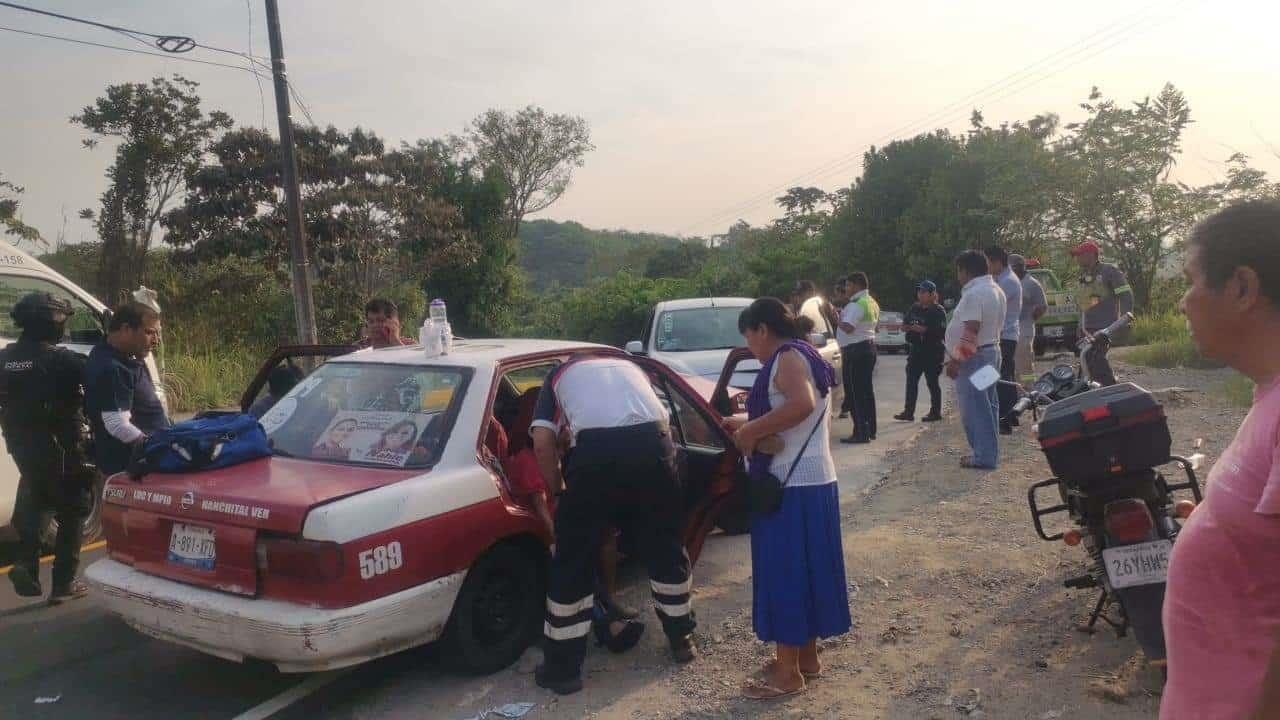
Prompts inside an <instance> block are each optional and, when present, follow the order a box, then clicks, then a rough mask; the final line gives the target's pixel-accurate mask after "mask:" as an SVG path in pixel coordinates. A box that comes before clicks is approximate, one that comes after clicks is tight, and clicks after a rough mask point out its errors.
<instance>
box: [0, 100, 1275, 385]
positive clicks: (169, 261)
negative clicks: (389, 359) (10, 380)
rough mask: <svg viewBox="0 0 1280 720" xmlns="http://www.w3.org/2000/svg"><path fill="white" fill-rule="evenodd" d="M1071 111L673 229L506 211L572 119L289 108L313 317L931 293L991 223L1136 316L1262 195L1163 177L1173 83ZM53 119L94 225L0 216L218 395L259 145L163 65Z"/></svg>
mask: <svg viewBox="0 0 1280 720" xmlns="http://www.w3.org/2000/svg"><path fill="white" fill-rule="evenodd" d="M1080 107H1081V109H1082V110H1083V111H1084V117H1083V118H1082V119H1081V120H1079V121H1078V122H1073V123H1070V124H1064V123H1062V122H1061V120H1060V119H1059V117H1058V116H1057V115H1054V114H1052V113H1046V114H1042V115H1039V116H1036V117H1033V118H1030V119H1026V120H1013V121H1010V122H1004V123H1000V124H997V125H992V124H990V123H988V122H987V121H986V119H985V118H984V117H983V115H982V114H981V113H980V112H978V111H975V112H974V113H973V116H972V120H971V123H970V126H969V128H968V129H967V130H966V131H964V132H961V133H954V132H951V131H949V130H936V131H933V132H929V133H924V134H920V135H916V136H914V137H908V138H902V139H898V140H895V141H893V142H890V143H888V144H887V145H884V146H882V147H871V148H868V149H867V151H866V152H865V153H864V154H863V158H862V167H861V171H860V173H858V175H857V176H856V177H853V178H850V180H849V183H848V184H847V185H846V186H844V187H841V188H838V189H836V190H834V191H829V190H827V189H823V188H817V187H808V186H797V187H792V188H790V189H788V190H787V191H786V192H784V193H783V194H782V195H781V196H780V197H778V198H777V200H776V203H777V208H778V211H777V212H778V214H777V217H776V219H774V220H772V221H770V222H768V223H766V224H764V225H760V226H752V225H750V224H748V223H746V222H743V221H738V222H736V223H733V224H732V225H731V226H730V227H728V228H727V229H726V230H725V231H724V232H723V233H720V234H716V235H713V236H711V237H706V238H684V239H681V238H674V237H670V236H665V235H660V234H652V233H643V232H629V231H623V230H593V229H589V228H586V227H584V226H582V225H580V224H578V223H574V222H554V221H550V220H526V219H525V218H526V216H527V215H528V214H530V213H534V212H540V211H544V210H546V209H547V208H549V207H551V206H552V205H553V204H554V203H555V201H556V200H557V199H558V198H559V197H560V196H561V195H562V194H563V193H564V192H565V191H566V188H568V186H569V183H570V182H571V180H572V175H573V171H574V169H576V168H578V167H581V166H582V165H583V163H585V162H586V160H587V158H588V156H589V154H590V152H591V151H592V149H593V145H592V144H591V139H590V129H589V128H588V127H587V125H586V123H585V121H583V120H582V119H581V118H577V117H573V116H568V115H559V114H552V113H548V112H546V111H544V110H542V109H541V108H538V107H534V106H530V107H527V108H524V109H521V110H518V111H516V112H503V111H497V110H494V111H489V112H486V113H484V114H483V115H481V116H480V117H478V118H476V120H475V121H473V122H472V123H471V124H470V125H468V126H467V127H466V128H464V129H463V130H462V132H461V133H460V134H458V135H452V136H448V137H440V138H423V139H418V140H414V141H412V142H404V143H401V144H400V145H398V146H393V145H390V144H389V143H387V142H386V141H385V140H384V139H383V138H382V137H381V136H379V135H378V134H377V133H376V131H374V130H372V129H368V128H350V129H339V128H334V127H328V128H319V127H314V126H310V127H301V126H300V127H298V128H297V144H298V156H299V172H300V176H301V183H302V200H303V215H304V223H305V232H306V235H307V237H308V238H309V240H310V243H311V248H312V255H313V257H312V258H311V259H312V268H313V270H314V272H315V274H316V280H317V283H316V298H315V302H316V308H317V317H318V322H319V325H320V327H319V330H320V334H321V337H322V338H323V339H325V340H328V341H338V342H349V341H351V340H353V339H354V338H355V337H356V335H357V334H358V332H359V330H360V326H361V317H360V308H361V306H362V305H363V303H364V301H365V300H366V299H367V298H369V297H371V296H375V295H378V296H387V297H390V298H392V299H394V300H395V301H396V302H397V303H399V304H400V306H401V307H402V309H403V315H404V325H405V327H406V328H412V327H414V326H415V325H416V324H417V323H418V322H420V320H421V317H422V315H423V313H424V312H425V301H426V298H428V297H443V298H446V299H447V300H448V302H449V307H450V319H451V321H452V322H453V323H454V327H455V328H456V329H457V331H458V332H459V334H461V335H464V336H471V337H479V336H491V335H502V334H513V333H518V334H523V335H528V336H543V337H564V338H573V339H581V340H592V341H599V342H607V343H612V344H621V343H623V342H625V341H626V340H628V339H630V338H631V337H633V336H634V335H635V333H636V332H637V331H638V326H639V324H640V322H641V320H642V318H643V317H644V313H645V312H646V311H647V310H648V308H649V307H651V306H652V304H653V303H655V302H657V301H659V300H665V299H671V298H677V297H682V296H705V295H737V296H748V297H756V296H761V295H779V296H785V295H786V293H787V292H788V291H789V289H790V288H791V287H792V286H793V285H794V284H795V282H796V281H797V280H800V279H809V280H813V281H815V282H817V283H818V284H819V285H820V286H828V287H829V286H830V284H831V283H832V282H833V281H834V280H836V279H837V278H838V277H840V276H842V275H845V274H848V273H849V272H853V271H858V270H860V271H863V272H866V273H867V274H868V275H870V277H871V282H872V291H873V293H874V294H876V295H877V297H878V298H879V299H880V302H881V304H882V306H884V307H886V308H889V309H898V308H903V307H905V306H906V305H907V304H908V303H909V302H910V301H911V299H912V288H913V287H914V285H915V283H916V282H918V281H919V280H920V279H922V278H930V279H933V280H935V281H937V282H938V283H939V285H940V286H941V287H942V289H943V292H944V295H946V296H950V297H955V296H956V295H957V293H958V290H959V288H957V287H956V284H955V281H954V272H953V269H952V267H951V259H952V258H953V257H954V256H955V254H956V253H958V252H959V251H961V250H963V249H966V248H973V247H985V246H988V245H991V244H996V243H998V244H1001V245H1003V246H1005V247H1007V248H1009V249H1010V250H1013V251H1017V252H1021V253H1024V254H1027V255H1031V256H1036V257H1039V258H1040V259H1041V260H1042V261H1044V262H1047V263H1048V264H1050V265H1051V266H1056V267H1058V268H1059V269H1064V270H1065V269H1066V268H1067V266H1068V255H1067V250H1068V249H1069V248H1070V247H1071V246H1072V245H1074V244H1076V243H1079V242H1081V241H1084V240H1092V241H1094V242H1097V243H1098V244H1099V245H1100V246H1101V247H1102V248H1103V252H1104V254H1105V255H1106V256H1107V257H1108V258H1109V259H1110V260H1111V261H1113V262H1116V263H1117V264H1119V265H1120V267H1121V268H1123V269H1124V271H1125V272H1126V273H1127V274H1128V277H1129V280H1130V283H1131V284H1132V285H1133V287H1134V292H1135V296H1136V299H1137V303H1138V307H1139V309H1140V310H1148V309H1151V310H1160V309H1162V306H1167V305H1168V304H1169V303H1170V302H1171V298H1175V297H1176V296H1177V294H1178V285H1179V283H1180V282H1181V280H1180V278H1179V277H1177V276H1176V274H1175V275H1173V276H1171V275H1170V272H1169V270H1170V268H1176V266H1177V263H1178V258H1179V257H1180V254H1181V249H1182V245H1183V242H1184V240H1185V237H1186V235H1187V232H1188V231H1189V229H1190V228H1191V227H1192V225H1193V224H1194V223H1195V222H1196V221H1197V220H1199V219H1200V218H1202V217H1204V216H1205V215H1206V214H1208V213H1209V212H1211V211H1213V210H1214V209H1216V208H1219V207H1221V206H1223V205H1224V204H1227V203H1230V202H1233V201H1236V200H1239V199H1244V198H1257V197H1280V185H1278V184H1277V183H1275V182H1272V181H1271V180H1270V179H1269V178H1268V177H1267V176H1266V174H1265V173H1263V172H1261V171H1258V170H1256V169H1254V168H1252V167H1250V165H1249V158H1247V157H1245V156H1243V155H1239V154H1236V155H1233V156H1231V157H1228V158H1224V160H1223V164H1222V179H1221V180H1218V181H1215V182H1210V183H1206V184H1204V185H1189V184H1186V183H1183V182H1179V181H1178V180H1177V179H1176V178H1175V173H1174V171H1175V169H1176V168H1177V166H1178V163H1179V160H1180V158H1181V156H1182V141H1183V135H1184V132H1185V131H1186V129H1187V128H1188V127H1189V126H1190V125H1191V124H1192V122H1193V115H1192V112H1191V104H1190V102H1189V101H1188V99H1187V98H1185V97H1184V96H1183V94H1182V93H1181V92H1180V91H1179V90H1178V89H1177V88H1176V87H1174V86H1172V85H1167V86H1165V87H1163V88H1161V89H1160V90H1159V92H1158V93H1157V94H1156V95H1154V96H1152V97H1145V98H1142V99H1140V100H1138V101H1136V102H1129V103H1125V102H1120V101H1117V100H1114V99H1111V98H1108V97H1106V96H1105V95H1104V94H1103V93H1102V92H1101V91H1099V90H1094V91H1093V92H1092V93H1091V94H1090V95H1089V97H1088V98H1086V99H1085V101H1084V102H1083V103H1082V104H1081V105H1080ZM69 110H70V109H69ZM72 122H73V123H74V124H76V125H77V126H78V127H81V128H82V129H83V130H84V132H85V137H84V145H85V147H86V148H88V149H89V151H91V152H93V151H100V150H101V149H104V148H106V147H110V148H111V150H112V152H113V153H114V160H113V161H112V163H111V165H110V167H109V169H108V171H107V174H106V178H105V180H106V183H105V184H106V188H107V189H106V190H105V191H104V193H103V195H102V198H101V203H100V205H99V207H97V208H93V209H86V210H85V211H83V213H82V214H83V216H85V217H89V218H91V219H93V221H94V222H95V225H96V228H97V231H98V235H99V238H98V242H96V243H89V244H85V245H80V246H64V247H51V245H56V243H49V242H48V240H46V239H45V238H44V236H43V235H42V234H41V233H40V232H39V229H38V228H33V227H31V226H29V225H27V224H25V223H24V222H23V220H22V215H21V211H20V205H21V201H22V200H23V198H24V195H23V191H22V188H21V186H20V184H19V183H20V182H21V179H20V178H12V177H7V176H0V227H2V229H3V231H4V232H5V233H6V234H7V235H8V236H9V237H11V238H15V239H16V240H18V241H20V242H22V243H23V244H24V246H25V247H28V248H30V249H33V250H36V251H46V252H48V251H52V254H51V255H50V256H49V261H50V263H51V264H52V265H54V266H55V267H56V268H58V269H60V270H62V271H64V272H65V273H66V274H67V275H69V276H70V277H71V278H73V279H74V280H75V281H76V282H77V283H79V284H81V285H83V286H84V287H86V288H87V289H89V290H90V291H92V292H94V293H95V294H97V295H98V296H99V297H101V298H102V299H104V300H106V301H110V300H114V299H117V298H118V297H119V293H120V291H121V290H124V289H128V288H132V287H134V286H135V285H136V284H137V283H145V284H147V285H148V286H149V287H152V288H155V289H157V290H159V291H160V293H161V298H162V302H163V303H164V304H165V307H166V321H165V325H166V333H165V353H166V357H167V358H168V359H169V360H170V362H169V367H170V373H171V375H172V377H171V378H169V380H170V381H171V382H172V383H173V384H174V385H175V386H177V387H180V388H184V389H185V390H184V392H185V395H182V397H184V398H186V399H187V400H189V401H190V402H189V403H188V404H190V405H196V404H202V403H203V404H218V403H224V402H225V401H227V400H229V399H231V398H232V397H234V395H235V394H236V393H238V390H239V388H240V387H242V386H243V383H244V381H245V379H246V378H245V376H244V375H245V373H246V372H248V370H246V368H248V369H249V370H252V369H253V368H254V367H256V360H257V359H258V358H260V357H262V356H263V355H265V353H266V352H268V351H269V350H270V348H271V347H272V346H274V345H275V344H276V343H279V342H283V341H288V340H289V339H290V338H291V337H292V334H293V305H292V303H291V302H290V291H289V275H288V272H287V259H288V255H287V242H286V240H285V232H284V227H285V223H284V211H283V207H282V205H283V202H282V191H281V173H280V165H279V154H278V147H277V144H276V143H277V141H276V139H275V138H274V137H273V136H272V135H271V134H269V133H267V132H264V131H262V130H260V129H256V128H251V127H236V126H235V125H234V123H233V122H232V120H231V118H230V117H228V116H227V115H226V114H225V113H221V112H220V111H218V110H216V109H210V108H206V107H204V105H203V103H202V102H201V99H200V97H199V95H198V86H197V85H196V84H195V83H193V82H190V81H188V80H185V79H184V78H182V77H179V76H175V77H173V78H156V79H154V80H152V81H150V82H149V83H125V84H121V85H113V86H111V87H109V88H107V89H106V91H105V93H104V95H103V96H102V97H100V98H98V99H96V100H95V101H94V102H93V103H91V104H89V105H87V106H85V107H84V108H83V110H81V111H80V112H79V113H78V114H76V115H75V116H74V117H73V118H72ZM0 170H2V169H0ZM1066 276H1067V277H1069V275H1066Z"/></svg>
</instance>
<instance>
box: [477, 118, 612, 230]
mask: <svg viewBox="0 0 1280 720" xmlns="http://www.w3.org/2000/svg"><path fill="white" fill-rule="evenodd" d="M460 142H462V143H465V144H467V145H469V146H470V148H471V151H472V153H473V154H474V155H475V157H477V158H478V159H479V160H480V162H482V163H485V164H487V165H491V166H493V167H495V168H497V170H498V173H499V174H500V175H501V177H502V179H503V181H505V182H506V184H507V188H508V189H509V191H510V194H509V195H508V197H507V223H508V227H507V230H508V232H507V236H508V237H510V238H512V239H514V238H515V237H516V235H517V234H518V232H519V230H520V221H521V220H523V219H524V217H525V216H526V215H529V214H532V213H536V212H540V211H542V210H546V209H547V208H548V207H551V205H552V204H553V203H555V201H556V200H559V199H560V196H561V195H563V194H564V191H565V190H566V189H568V187H569V182H570V181H571V180H572V179H573V170H574V168H580V167H582V165H583V163H584V162H585V161H584V158H585V157H586V154H587V153H589V152H591V151H592V150H594V149H595V146H594V145H592V144H591V128H590V127H589V126H588V125H587V121H586V120H584V119H582V118H580V117H575V116H571V115H562V114H548V113H547V112H546V111H545V110H543V109H542V108H540V107H537V106H535V105H530V106H528V107H526V108H525V109H523V110H520V111H519V112H516V113H514V114H510V113H506V112H503V111H501V110H489V111H488V112H486V113H485V114H484V115H481V116H480V117H478V118H476V119H475V120H473V121H472V123H471V127H470V128H469V129H468V131H467V134H466V137H465V139H463V140H461V141H460Z"/></svg>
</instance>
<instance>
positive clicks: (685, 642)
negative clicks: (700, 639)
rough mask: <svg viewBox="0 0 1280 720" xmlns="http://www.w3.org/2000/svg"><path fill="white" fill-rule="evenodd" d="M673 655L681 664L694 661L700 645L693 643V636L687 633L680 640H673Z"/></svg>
mask: <svg viewBox="0 0 1280 720" xmlns="http://www.w3.org/2000/svg"><path fill="white" fill-rule="evenodd" d="M671 657H673V658H675V660H676V662H678V663H680V664H681V665H683V664H684V663H689V662H693V661H694V659H696V658H697V657H698V646H697V645H694V644H693V636H692V635H685V636H684V637H682V638H680V639H679V640H672V641H671Z"/></svg>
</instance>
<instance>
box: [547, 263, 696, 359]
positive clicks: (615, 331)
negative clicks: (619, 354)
mask: <svg viewBox="0 0 1280 720" xmlns="http://www.w3.org/2000/svg"><path fill="white" fill-rule="evenodd" d="M691 293H692V287H691V284H690V283H689V282H688V281H687V280H682V279H661V280H654V279H650V278H645V277H641V276H639V275H633V274H631V273H629V272H627V271H625V270H624V271H622V272H619V273H618V274H616V275H614V276H613V277H610V278H607V279H605V280H600V281H597V282H594V283H592V284H591V285H589V286H587V287H585V288H580V289H578V290H574V291H573V292H571V293H570V294H569V295H568V296H567V297H566V298H565V300H564V302H563V304H562V306H561V311H560V315H559V322H560V330H561V332H560V333H559V334H558V336H559V337H567V338H570V339H573V340H586V341H589V342H598V343H604V344H606V345H614V346H616V347H622V346H623V345H625V344H626V343H627V342H628V341H630V340H635V339H636V338H638V337H640V331H641V329H642V328H643V327H644V322H645V319H646V318H648V317H649V312H650V311H651V310H653V306H654V305H655V304H657V303H659V302H662V301H663V300H674V299H676V298H681V297H689V296H690V295H691Z"/></svg>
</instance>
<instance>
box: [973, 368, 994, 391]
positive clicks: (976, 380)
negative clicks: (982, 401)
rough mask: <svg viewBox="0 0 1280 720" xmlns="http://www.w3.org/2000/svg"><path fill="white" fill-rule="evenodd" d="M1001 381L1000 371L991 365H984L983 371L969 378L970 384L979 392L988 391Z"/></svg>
mask: <svg viewBox="0 0 1280 720" xmlns="http://www.w3.org/2000/svg"><path fill="white" fill-rule="evenodd" d="M999 379H1000V371H999V370H996V369H995V368H994V367H992V366H990V365H984V366H983V367H982V369H981V370H979V371H977V372H975V373H974V374H972V375H970V376H969V382H971V383H973V386H974V387H976V388H978V389H979V390H986V389H987V388H989V387H991V386H992V385H995V384H996V381H997V380H999Z"/></svg>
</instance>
